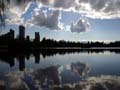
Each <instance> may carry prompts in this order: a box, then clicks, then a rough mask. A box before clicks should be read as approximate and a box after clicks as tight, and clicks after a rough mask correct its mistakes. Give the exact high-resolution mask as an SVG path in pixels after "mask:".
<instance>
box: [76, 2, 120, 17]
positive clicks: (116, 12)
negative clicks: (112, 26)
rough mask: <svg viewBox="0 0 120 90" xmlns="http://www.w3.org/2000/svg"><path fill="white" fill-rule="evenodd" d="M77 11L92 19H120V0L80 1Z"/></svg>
mask: <svg viewBox="0 0 120 90" xmlns="http://www.w3.org/2000/svg"><path fill="white" fill-rule="evenodd" d="M76 10H77V11H78V12H81V13H84V14H85V15H86V16H87V17H91V18H98V19H114V18H120V0H79V2H78V6H77V7H76Z"/></svg>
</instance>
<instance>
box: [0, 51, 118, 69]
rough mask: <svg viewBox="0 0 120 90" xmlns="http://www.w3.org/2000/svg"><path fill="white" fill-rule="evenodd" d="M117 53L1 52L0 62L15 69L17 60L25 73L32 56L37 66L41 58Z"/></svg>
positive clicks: (116, 52)
mask: <svg viewBox="0 0 120 90" xmlns="http://www.w3.org/2000/svg"><path fill="white" fill-rule="evenodd" d="M105 52H110V53H115V54H119V53H120V50H119V49H110V50H109V49H105V50H103V49H89V50H86V49H81V50H80V49H46V50H44V49H43V50H40V51H26V52H19V53H18V52H0V61H2V62H5V63H8V64H9V65H10V67H14V65H15V60H17V61H18V62H19V70H20V71H23V70H24V69H25V60H30V56H31V55H33V56H34V57H35V64H39V63H40V56H42V57H43V58H44V59H45V58H47V57H51V56H55V55H58V54H59V55H66V54H74V53H87V54H93V53H96V54H99V53H103V54H104V53H105Z"/></svg>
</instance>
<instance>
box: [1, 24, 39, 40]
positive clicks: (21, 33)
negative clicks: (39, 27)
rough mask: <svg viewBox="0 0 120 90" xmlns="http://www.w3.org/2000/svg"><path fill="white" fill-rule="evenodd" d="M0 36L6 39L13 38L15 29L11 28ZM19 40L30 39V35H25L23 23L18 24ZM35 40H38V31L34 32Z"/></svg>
mask: <svg viewBox="0 0 120 90" xmlns="http://www.w3.org/2000/svg"><path fill="white" fill-rule="evenodd" d="M0 38H4V39H5V38H6V39H15V31H14V30H13V29H10V31H9V32H8V33H6V34H4V35H1V36H0ZM17 39H19V40H30V36H26V37H25V27H24V26H23V25H20V26H19V35H18V38H17ZM35 41H40V34H39V32H35Z"/></svg>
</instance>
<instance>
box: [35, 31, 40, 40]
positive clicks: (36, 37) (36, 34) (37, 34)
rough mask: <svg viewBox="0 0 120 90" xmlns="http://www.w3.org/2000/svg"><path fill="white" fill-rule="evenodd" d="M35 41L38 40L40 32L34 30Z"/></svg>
mask: <svg viewBox="0 0 120 90" xmlns="http://www.w3.org/2000/svg"><path fill="white" fill-rule="evenodd" d="M35 41H40V34H39V32H35Z"/></svg>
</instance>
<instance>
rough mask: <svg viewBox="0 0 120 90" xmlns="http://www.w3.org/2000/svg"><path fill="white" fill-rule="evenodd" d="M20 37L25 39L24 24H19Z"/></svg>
mask: <svg viewBox="0 0 120 90" xmlns="http://www.w3.org/2000/svg"><path fill="white" fill-rule="evenodd" d="M19 39H25V27H24V26H23V25H20V26H19Z"/></svg>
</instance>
